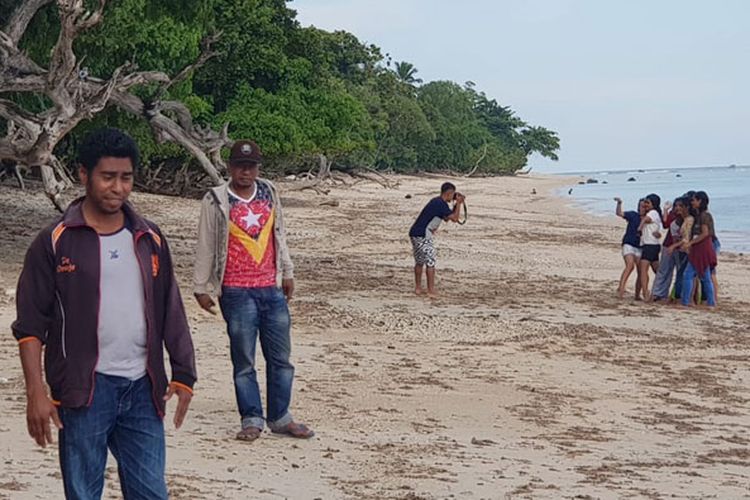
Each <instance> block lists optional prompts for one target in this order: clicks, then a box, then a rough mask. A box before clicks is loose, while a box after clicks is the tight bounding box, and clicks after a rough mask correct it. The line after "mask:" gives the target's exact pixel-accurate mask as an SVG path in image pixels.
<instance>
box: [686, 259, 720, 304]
mask: <svg viewBox="0 0 750 500" xmlns="http://www.w3.org/2000/svg"><path fill="white" fill-rule="evenodd" d="M696 276H698V272H697V271H696V270H695V267H693V265H692V264H691V263H690V262H688V263H687V267H685V275H684V277H683V283H682V304H683V305H685V306H686V305H688V304H690V301H691V299H692V297H693V281H694V280H695V277H696ZM698 278H699V279H700V282H701V287H702V288H703V293H702V295H703V296H705V297H706V303H707V304H708V305H709V306H715V305H716V295H715V294H714V282H713V281H712V280H711V270H710V269H708V268H706V270H705V271H704V272H703V274H702V275H700V276H698Z"/></svg>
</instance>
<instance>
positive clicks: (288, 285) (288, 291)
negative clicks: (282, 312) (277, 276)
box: [281, 278, 294, 302]
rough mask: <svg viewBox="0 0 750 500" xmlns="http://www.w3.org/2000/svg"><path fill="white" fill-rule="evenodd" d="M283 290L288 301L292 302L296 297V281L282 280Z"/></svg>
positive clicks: (290, 279)
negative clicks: (294, 296)
mask: <svg viewBox="0 0 750 500" xmlns="http://www.w3.org/2000/svg"><path fill="white" fill-rule="evenodd" d="M281 290H282V291H283V292H284V297H286V301H287V302H290V301H291V300H292V296H293V295H294V280H293V279H292V278H286V279H283V280H281Z"/></svg>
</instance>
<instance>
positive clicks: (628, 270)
mask: <svg viewBox="0 0 750 500" xmlns="http://www.w3.org/2000/svg"><path fill="white" fill-rule="evenodd" d="M623 260H624V261H625V269H623V270H622V274H621V275H620V285H619V286H618V287H617V295H618V296H619V297H620V298H623V297H624V296H625V287H626V286H627V284H628V279H630V275H631V274H633V269H635V256H633V255H632V254H628V255H624V256H623Z"/></svg>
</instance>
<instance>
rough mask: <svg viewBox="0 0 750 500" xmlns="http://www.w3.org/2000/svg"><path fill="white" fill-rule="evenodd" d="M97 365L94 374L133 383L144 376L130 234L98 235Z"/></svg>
mask: <svg viewBox="0 0 750 500" xmlns="http://www.w3.org/2000/svg"><path fill="white" fill-rule="evenodd" d="M99 241H100V251H99V253H100V259H101V260H100V262H101V278H100V279H101V281H100V282H99V296H100V300H99V327H98V335H99V362H98V363H97V365H96V371H97V372H99V373H103V374H105V375H115V376H118V377H125V378H129V379H131V380H136V379H139V378H141V377H143V376H144V375H145V374H146V315H145V304H144V302H145V299H144V289H143V277H142V275H141V268H140V265H139V264H138V260H137V258H136V255H135V245H134V242H133V234H132V233H131V232H130V231H129V230H128V229H125V228H123V229H122V230H120V231H119V232H117V233H115V234H111V235H107V236H102V235H100V236H99Z"/></svg>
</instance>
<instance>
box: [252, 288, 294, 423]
mask: <svg viewBox="0 0 750 500" xmlns="http://www.w3.org/2000/svg"><path fill="white" fill-rule="evenodd" d="M257 293H258V309H259V313H260V324H259V330H260V347H261V349H262V350H263V357H265V359H266V388H267V394H266V399H267V402H268V413H267V417H268V418H267V421H268V426H269V427H270V428H271V430H278V429H279V428H282V427H284V426H286V425H287V424H289V423H291V422H292V421H293V419H292V415H291V414H290V413H289V405H290V403H291V401H292V382H293V381H294V366H292V364H291V363H290V362H289V358H290V356H291V353H292V342H291V338H290V331H291V326H292V322H291V318H290V316H289V307H288V306H287V303H286V299H285V298H284V294H283V293H282V291H281V290H280V289H278V288H274V287H270V288H264V289H259V290H257Z"/></svg>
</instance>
